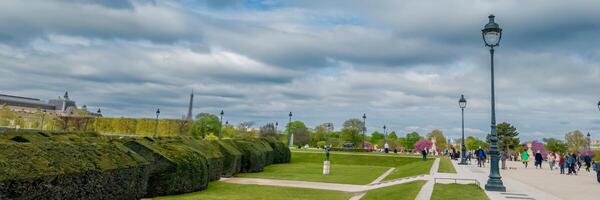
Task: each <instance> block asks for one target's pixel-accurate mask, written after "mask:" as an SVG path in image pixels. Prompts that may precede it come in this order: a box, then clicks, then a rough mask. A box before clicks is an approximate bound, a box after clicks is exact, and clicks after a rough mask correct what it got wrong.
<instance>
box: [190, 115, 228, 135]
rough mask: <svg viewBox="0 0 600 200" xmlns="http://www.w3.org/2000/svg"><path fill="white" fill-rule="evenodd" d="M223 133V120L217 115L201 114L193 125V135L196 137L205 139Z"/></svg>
mask: <svg viewBox="0 0 600 200" xmlns="http://www.w3.org/2000/svg"><path fill="white" fill-rule="evenodd" d="M220 133H221V120H220V119H219V117H217V116H216V115H213V114H210V113H200V114H198V115H196V120H195V121H194V123H193V125H192V134H193V135H194V136H195V137H205V136H207V135H210V134H213V135H219V134H220Z"/></svg>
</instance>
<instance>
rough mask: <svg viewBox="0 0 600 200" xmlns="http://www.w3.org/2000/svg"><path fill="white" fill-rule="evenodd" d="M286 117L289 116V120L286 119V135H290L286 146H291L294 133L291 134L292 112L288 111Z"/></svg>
mask: <svg viewBox="0 0 600 200" xmlns="http://www.w3.org/2000/svg"><path fill="white" fill-rule="evenodd" d="M288 117H290V120H289V121H288V137H290V139H289V140H288V141H289V142H288V146H290V147H291V146H292V145H294V135H292V127H291V125H292V112H290V114H289V115H288Z"/></svg>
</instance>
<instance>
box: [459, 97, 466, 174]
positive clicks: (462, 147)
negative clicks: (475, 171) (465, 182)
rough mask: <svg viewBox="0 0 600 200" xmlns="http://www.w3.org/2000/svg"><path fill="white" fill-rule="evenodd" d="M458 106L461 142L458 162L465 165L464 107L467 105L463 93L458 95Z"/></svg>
mask: <svg viewBox="0 0 600 200" xmlns="http://www.w3.org/2000/svg"><path fill="white" fill-rule="evenodd" d="M458 107H460V112H461V113H460V114H461V119H462V120H461V122H462V142H461V145H460V163H458V164H459V165H466V164H467V159H466V157H467V147H465V108H466V107H467V100H466V99H465V95H462V94H461V95H460V99H459V100H458Z"/></svg>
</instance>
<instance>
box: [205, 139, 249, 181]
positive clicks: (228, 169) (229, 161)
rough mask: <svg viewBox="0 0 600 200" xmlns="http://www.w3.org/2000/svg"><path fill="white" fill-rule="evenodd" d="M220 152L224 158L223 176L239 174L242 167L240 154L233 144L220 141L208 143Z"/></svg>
mask: <svg viewBox="0 0 600 200" xmlns="http://www.w3.org/2000/svg"><path fill="white" fill-rule="evenodd" d="M210 142H211V143H212V144H213V145H215V146H216V147H217V148H219V150H220V151H221V154H223V156H224V157H225V160H224V161H223V174H222V175H223V176H224V177H230V176H233V175H235V174H237V173H240V168H241V166H242V152H240V151H239V150H238V149H237V147H236V146H235V144H232V143H230V142H224V141H222V140H212V141H210Z"/></svg>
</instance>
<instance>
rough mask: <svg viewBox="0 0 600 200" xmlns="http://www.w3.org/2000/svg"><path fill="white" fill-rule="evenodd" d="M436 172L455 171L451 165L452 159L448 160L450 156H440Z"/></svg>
mask: <svg viewBox="0 0 600 200" xmlns="http://www.w3.org/2000/svg"><path fill="white" fill-rule="evenodd" d="M438 172H440V173H456V169H454V165H452V161H451V160H450V158H448V157H446V156H442V157H441V158H440V168H438Z"/></svg>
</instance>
